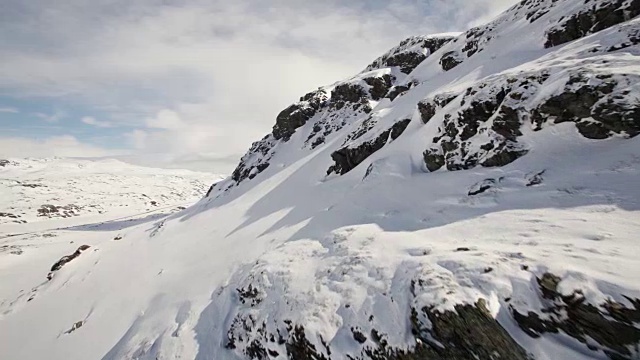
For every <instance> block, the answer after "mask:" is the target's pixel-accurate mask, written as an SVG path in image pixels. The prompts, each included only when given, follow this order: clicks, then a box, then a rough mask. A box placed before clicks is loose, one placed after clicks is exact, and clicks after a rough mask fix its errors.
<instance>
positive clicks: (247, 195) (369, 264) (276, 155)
mask: <svg viewBox="0 0 640 360" xmlns="http://www.w3.org/2000/svg"><path fill="white" fill-rule="evenodd" d="M639 14H640V0H598V1H595V0H523V1H521V2H520V3H518V4H517V5H515V6H513V7H512V8H510V9H509V10H507V11H506V12H504V13H503V14H501V15H500V16H498V17H497V18H496V19H495V20H493V21H491V22H490V23H488V24H486V25H483V26H479V27H475V28H472V29H469V30H467V31H466V32H464V33H460V34H438V35H430V36H414V37H411V38H409V39H406V40H404V41H402V42H401V43H400V44H399V45H398V46H397V47H395V48H393V49H391V50H389V51H388V52H387V53H385V54H384V55H382V56H381V57H379V58H378V59H376V60H374V61H373V62H372V63H371V64H370V65H368V66H367V67H366V68H365V69H364V70H363V71H362V72H360V73H358V74H356V75H354V76H353V77H351V78H348V79H345V80H343V81H339V82H336V83H334V84H331V85H329V86H323V87H320V88H318V89H316V90H314V91H311V92H309V93H308V94H305V95H303V96H302V97H301V98H300V99H299V101H297V102H295V103H294V104H292V105H290V106H289V107H287V108H286V109H284V110H283V111H282V112H280V113H279V114H278V115H277V117H276V119H275V124H274V126H273V130H272V132H271V133H270V134H268V135H266V136H265V137H264V138H263V139H261V140H259V141H257V142H255V143H254V144H253V145H252V146H251V148H250V149H249V151H248V152H247V153H246V154H245V155H244V156H243V157H242V159H241V161H240V163H239V164H238V166H237V168H236V169H235V170H234V172H233V174H232V175H231V176H230V177H228V178H227V179H225V180H223V181H220V182H218V183H215V184H214V185H212V186H211V188H210V189H209V191H208V193H207V195H206V197H204V198H203V199H202V200H201V201H199V202H198V203H197V204H195V205H194V206H192V207H190V208H187V209H185V210H183V211H181V212H179V213H176V214H173V215H171V216H169V217H167V218H164V219H162V220H159V221H156V222H155V223H153V224H149V223H147V224H143V225H140V226H136V227H130V228H127V229H126V230H122V229H120V230H119V231H118V232H114V233H113V234H111V233H109V232H105V233H104V234H103V235H100V236H104V238H103V239H98V237H99V236H98V235H94V236H93V237H92V239H94V240H92V241H93V242H92V243H91V244H88V245H87V246H89V245H90V246H91V247H90V248H78V245H79V244H78V242H79V240H78V239H80V238H81V237H80V235H82V233H79V234H80V235H78V234H67V235H64V236H67V237H63V236H62V235H61V236H60V237H61V238H63V239H64V240H65V241H66V240H68V239H72V238H73V239H74V240H75V241H76V243H75V244H74V245H70V246H69V249H68V251H67V252H66V254H59V255H66V257H64V258H60V257H58V258H43V256H39V255H38V253H36V252H34V253H33V255H30V253H29V251H25V254H24V255H21V256H23V259H22V260H20V261H17V260H13V262H11V263H10V265H6V266H7V267H6V269H10V270H11V269H19V270H20V271H17V270H11V271H10V270H4V268H2V269H3V270H2V273H0V275H1V276H2V278H1V279H0V280H1V281H2V283H3V284H5V283H9V282H12V283H13V284H14V285H12V286H9V287H7V288H2V289H1V290H0V296H1V297H0V299H2V300H0V314H2V315H0V316H1V317H0V348H1V349H2V354H3V357H5V356H6V357H7V358H9V359H18V358H45V357H46V358H52V359H58V358H60V359H62V358H65V359H68V358H73V359H86V358H103V359H177V358H183V359H216V360H225V359H259V360H264V359H273V360H275V359H295V360H306V359H315V360H329V359H362V360H366V359H371V360H390V359H394V360H410V359H436V360H440V359H441V360H445V359H447V360H448V359H465V360H466V359H482V360H490V359H507V360H524V359H554V360H557V359H561V360H562V359H607V358H608V359H614V360H619V359H637V358H639V357H640V351H639V350H638V349H639V347H640V259H638V256H637V255H638V239H637V234H638V233H640V220H639V219H640V187H638V180H639V179H640V157H639V155H638V154H640V142H639V141H640V140H639V139H640V137H638V136H637V135H638V134H640V85H638V84H639V80H640V20H639V19H637V18H636V17H637V15H639ZM112 235H118V236H119V237H120V238H119V239H118V240H117V241H114V240H113V239H114V236H112ZM14 239H15V240H12V241H26V240H21V238H20V237H14ZM76 248H77V250H76ZM74 250H75V252H74ZM0 256H5V255H3V254H2V253H0ZM6 256H8V255H6ZM58 259H60V260H61V261H62V260H64V261H62V262H60V261H58V262H57V260H58ZM45 261H48V262H45ZM1 264H2V265H0V266H2V267H4V266H5V265H4V262H2V263H1ZM52 264H53V265H54V266H53V268H52V269H51V270H50V269H49V267H50V266H51V265H52ZM61 264H62V265H61ZM54 268H55V270H54ZM48 274H49V275H50V276H49V277H47V276H48ZM9 279H10V280H9Z"/></svg>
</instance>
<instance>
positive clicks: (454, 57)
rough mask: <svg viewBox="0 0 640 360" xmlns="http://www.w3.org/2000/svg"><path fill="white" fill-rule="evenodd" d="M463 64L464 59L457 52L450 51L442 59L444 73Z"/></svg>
mask: <svg viewBox="0 0 640 360" xmlns="http://www.w3.org/2000/svg"><path fill="white" fill-rule="evenodd" d="M461 63H462V59H460V56H459V55H458V53H457V52H455V51H449V52H447V53H445V54H444V55H442V58H440V65H441V66H442V69H443V70H444V71H449V70H451V69H453V68H455V67H456V66H458V65H460V64H461Z"/></svg>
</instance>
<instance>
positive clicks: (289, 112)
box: [272, 90, 327, 141]
mask: <svg viewBox="0 0 640 360" xmlns="http://www.w3.org/2000/svg"><path fill="white" fill-rule="evenodd" d="M326 98H327V96H326V93H325V92H324V90H317V91H314V92H310V93H308V94H306V95H305V96H303V97H302V98H300V102H298V103H296V104H293V105H291V106H289V107H288V108H286V109H284V110H282V111H281V112H280V114H278V116H277V117H276V124H275V125H274V127H273V132H272V134H273V137H274V138H275V139H276V140H280V139H283V140H285V141H287V140H289V138H290V137H291V135H293V133H294V132H295V131H296V129H297V128H299V127H301V126H302V125H304V124H306V122H307V121H308V120H309V119H311V118H312V117H313V116H314V115H315V114H316V112H317V111H318V109H319V108H320V105H321V104H322V103H323V102H324V101H325V100H326Z"/></svg>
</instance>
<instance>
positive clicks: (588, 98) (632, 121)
mask: <svg viewBox="0 0 640 360" xmlns="http://www.w3.org/2000/svg"><path fill="white" fill-rule="evenodd" d="M619 84H620V81H619V80H616V79H613V78H612V77H611V76H608V75H595V76H593V74H588V73H578V74H573V75H572V76H571V77H570V79H569V81H568V82H567V85H566V87H565V91H564V92H563V93H561V94H559V95H556V96H553V97H551V98H549V99H548V100H546V101H545V102H544V103H542V104H541V105H540V106H539V107H538V108H537V109H535V110H534V111H533V113H532V120H533V122H534V123H535V124H536V125H537V127H538V128H540V127H541V124H542V122H544V121H545V120H546V119H553V121H554V122H555V123H560V122H565V121H572V122H575V123H576V127H577V128H578V131H580V133H581V134H582V135H583V136H585V137H587V138H591V139H605V138H608V137H609V136H611V134H613V133H615V134H621V133H625V134H626V135H628V136H630V137H634V136H636V135H638V133H640V108H638V106H637V104H635V103H634V102H633V101H628V100H627V99H628V95H629V92H628V90H625V89H619V88H620V86H618V85H619Z"/></svg>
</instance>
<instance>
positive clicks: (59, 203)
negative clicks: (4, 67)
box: [0, 158, 220, 228]
mask: <svg viewBox="0 0 640 360" xmlns="http://www.w3.org/2000/svg"><path fill="white" fill-rule="evenodd" d="M219 178H220V177H219V176H216V175H213V174H207V173H197V172H192V171H187V170H166V169H153V168H146V167H140V166H134V165H130V164H126V163H123V162H120V161H117V160H99V161H90V160H75V159H63V158H50V159H4V160H0V193H1V194H2V197H0V225H1V224H30V223H34V222H38V221H42V220H49V219H63V218H71V217H78V216H87V215H97V214H105V215H107V216H113V215H114V213H117V214H129V215H131V214H136V213H140V212H143V211H154V210H158V209H159V208H164V209H166V208H169V207H176V206H188V205H190V204H192V203H193V202H194V201H196V200H198V199H199V198H201V197H202V196H203V195H204V194H205V193H206V191H207V189H208V188H209V186H210V184H211V182H212V181H215V180H216V179H219ZM24 228H27V227H24Z"/></svg>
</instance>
